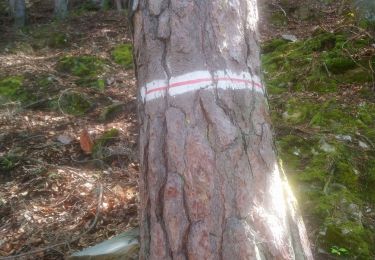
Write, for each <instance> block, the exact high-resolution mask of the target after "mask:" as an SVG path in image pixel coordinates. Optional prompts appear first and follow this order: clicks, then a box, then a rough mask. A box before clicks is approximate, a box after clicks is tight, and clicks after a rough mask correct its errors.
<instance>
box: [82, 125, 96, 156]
mask: <svg viewBox="0 0 375 260" xmlns="http://www.w3.org/2000/svg"><path fill="white" fill-rule="evenodd" d="M79 144H80V145H81V149H82V151H83V152H84V153H85V154H91V153H92V149H93V148H94V143H93V141H92V140H91V137H90V134H89V133H88V132H87V130H86V129H84V130H83V131H82V132H81V135H80V137H79Z"/></svg>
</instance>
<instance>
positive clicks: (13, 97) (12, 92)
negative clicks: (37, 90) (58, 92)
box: [0, 76, 35, 104]
mask: <svg viewBox="0 0 375 260" xmlns="http://www.w3.org/2000/svg"><path fill="white" fill-rule="evenodd" d="M0 100H2V101H0V102H3V101H4V102H8V101H19V102H21V103H23V104H25V103H28V102H32V101H34V100H35V95H34V94H33V93H32V90H28V89H27V88H26V87H25V86H24V78H23V77H22V76H9V77H5V78H2V79H0Z"/></svg>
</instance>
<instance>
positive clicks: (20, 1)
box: [9, 0, 26, 28]
mask: <svg viewBox="0 0 375 260" xmlns="http://www.w3.org/2000/svg"><path fill="white" fill-rule="evenodd" d="M9 10H10V13H11V15H12V17H13V18H14V25H15V27H17V28H18V27H22V26H24V25H25V22H26V5H25V0H9Z"/></svg>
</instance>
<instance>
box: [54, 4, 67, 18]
mask: <svg viewBox="0 0 375 260" xmlns="http://www.w3.org/2000/svg"><path fill="white" fill-rule="evenodd" d="M54 1H55V17H56V18H57V19H64V18H65V17H66V16H67V15H68V0H54Z"/></svg>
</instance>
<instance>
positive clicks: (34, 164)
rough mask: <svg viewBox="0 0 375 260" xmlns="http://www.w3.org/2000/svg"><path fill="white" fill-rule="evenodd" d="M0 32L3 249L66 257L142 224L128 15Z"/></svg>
mask: <svg viewBox="0 0 375 260" xmlns="http://www.w3.org/2000/svg"><path fill="white" fill-rule="evenodd" d="M0 35H1V37H0V96H1V97H2V98H3V99H2V100H0V257H1V256H9V255H16V254H22V253H25V252H26V253H27V254H26V256H25V257H24V258H26V259H27V258H30V259H35V258H38V259H63V258H64V256H67V255H69V254H70V253H71V252H74V251H77V250H78V249H81V248H84V247H87V246H89V245H93V244H95V243H97V242H99V241H103V240H106V239H108V238H110V237H112V236H114V235H116V234H119V233H121V232H123V231H125V230H127V229H129V228H130V227H134V226H136V225H137V204H136V198H137V176H138V171H139V165H138V162H137V148H136V147H137V115H136V107H137V103H136V89H135V78H134V72H133V70H132V68H129V69H126V68H127V67H131V65H129V64H125V65H124V62H125V63H126V62H127V61H126V59H127V58H128V57H127V56H126V55H128V52H127V45H126V43H131V39H130V35H129V28H128V23H127V18H126V16H125V15H123V14H118V13H116V12H111V11H108V12H84V13H83V14H80V15H75V16H72V17H70V18H69V19H68V20H67V21H65V22H47V23H37V24H33V25H30V26H28V27H26V28H24V29H23V30H21V31H19V32H17V33H14V32H12V30H11V28H10V29H7V28H1V29H0ZM124 44H125V45H124ZM115 50H117V51H118V50H120V54H119V55H117V54H118V53H114V52H115ZM121 51H123V53H121ZM118 52H119V51H118ZM121 55H122V56H121ZM130 55H131V51H130ZM119 56H120V57H119ZM72 57H73V58H72ZM130 57H131V56H130ZM121 58H123V59H125V61H124V62H121V61H122V60H121ZM117 59H120V60H117ZM116 61H117V62H118V63H121V64H122V65H121V64H118V63H116ZM130 62H132V61H131V59H130ZM87 75H89V76H87ZM88 136H90V138H91V139H92V142H93V145H92V144H90V141H89V139H88ZM41 249H42V250H41ZM34 250H37V252H35V253H32V252H33V251H34ZM30 253H31V254H30Z"/></svg>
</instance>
